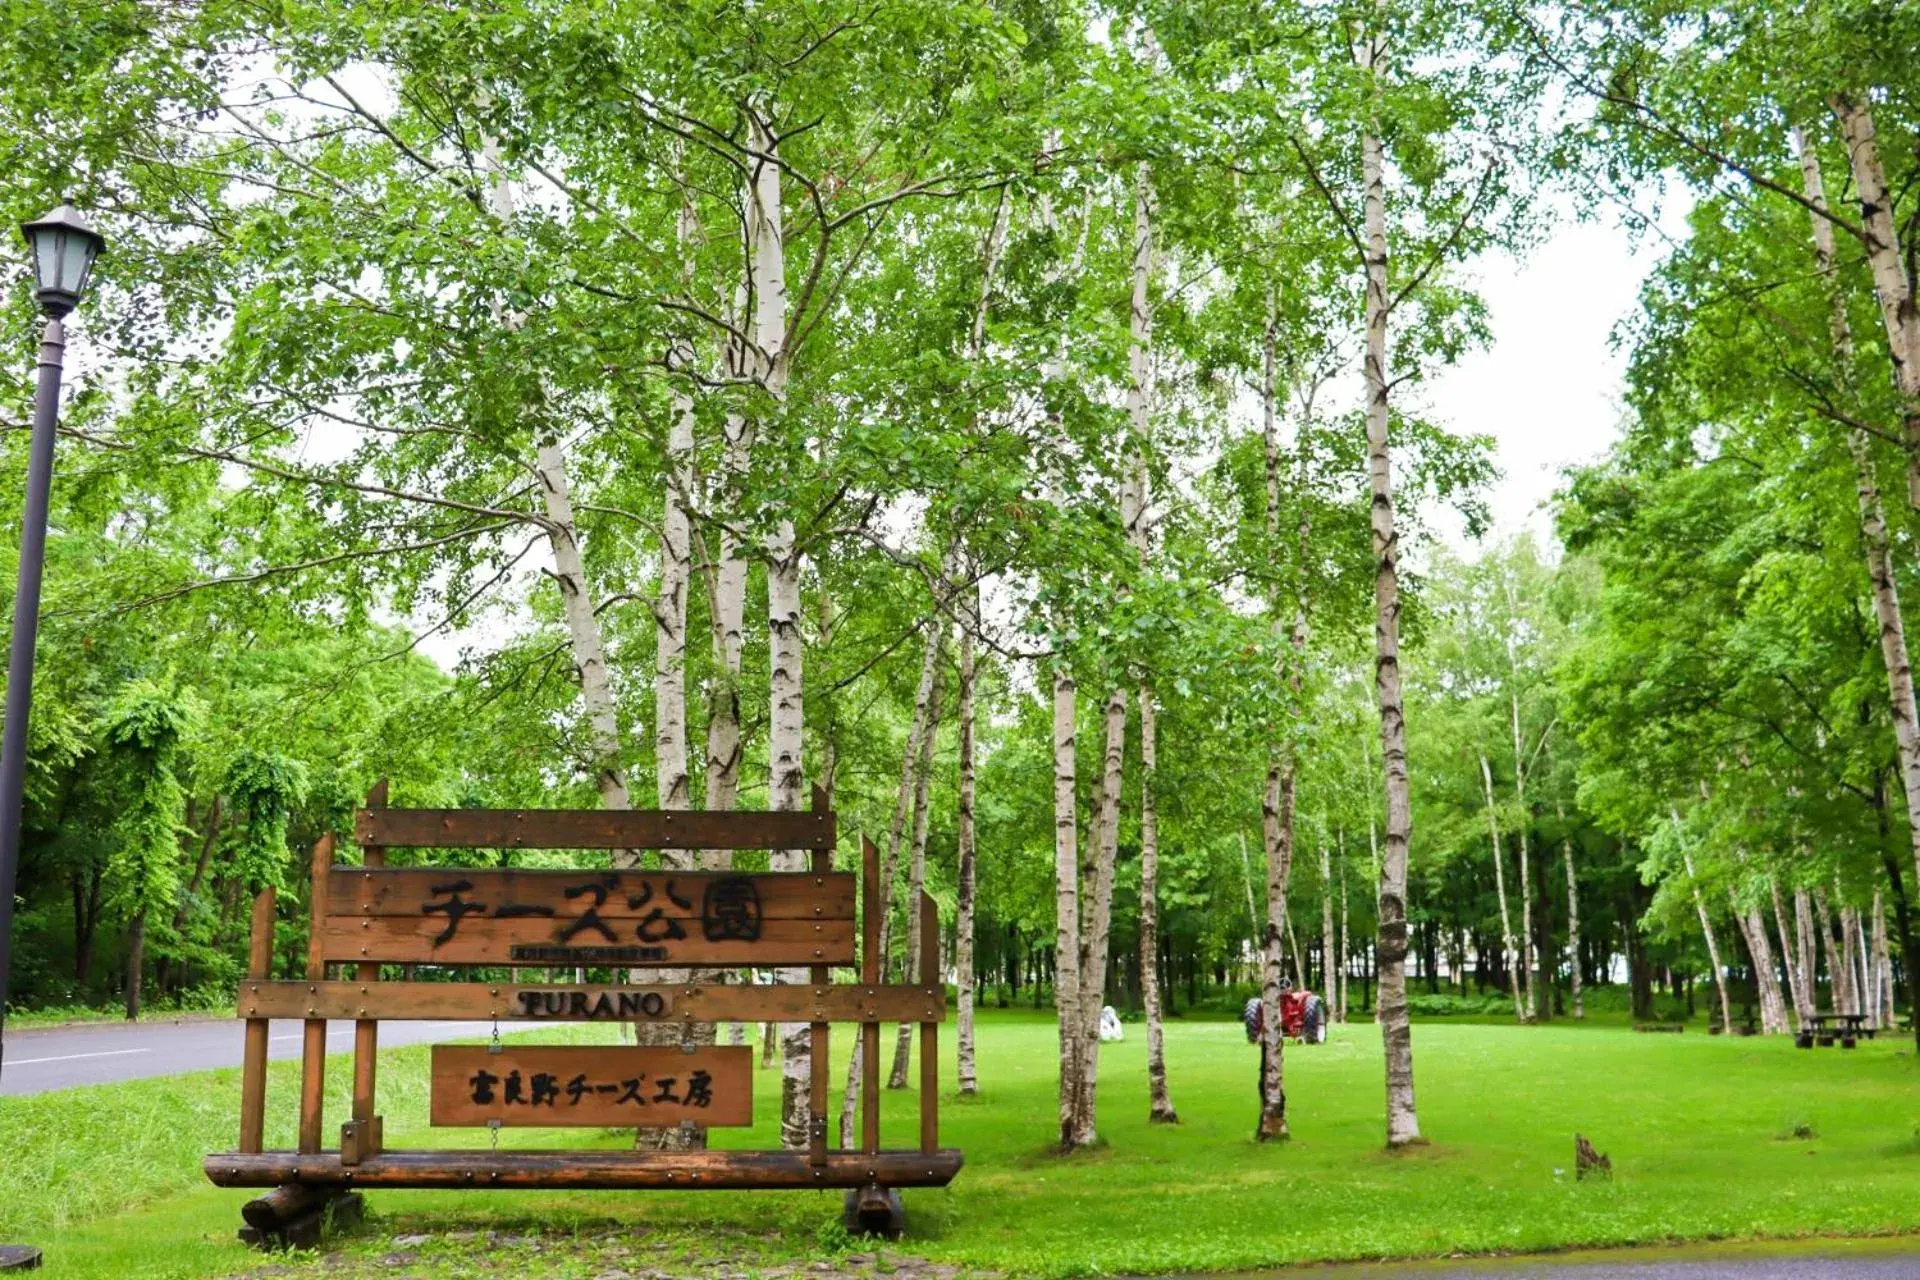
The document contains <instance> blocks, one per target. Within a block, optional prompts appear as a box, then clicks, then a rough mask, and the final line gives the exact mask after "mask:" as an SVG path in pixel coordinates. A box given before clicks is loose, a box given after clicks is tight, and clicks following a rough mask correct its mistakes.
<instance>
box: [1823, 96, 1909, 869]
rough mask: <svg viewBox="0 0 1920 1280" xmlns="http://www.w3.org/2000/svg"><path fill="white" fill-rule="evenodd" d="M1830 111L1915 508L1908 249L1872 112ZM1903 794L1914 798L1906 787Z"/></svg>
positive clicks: (1856, 102) (1854, 108) (1861, 105)
mask: <svg viewBox="0 0 1920 1280" xmlns="http://www.w3.org/2000/svg"><path fill="white" fill-rule="evenodd" d="M1832 107H1833V114H1834V116H1835V117H1836V118H1837V119H1838V120H1839V121H1840V135H1841V137H1842V138H1843V139H1844V140H1845V142H1846V145H1847V161H1848V164H1849V165H1850V166H1851V167H1852V169H1853V185H1854V190H1855V191H1856V192H1858V193H1859V197H1860V225H1861V229H1862V230H1863V231H1864V232H1865V233H1866V234H1865V236H1864V238H1863V245H1864V248H1865V250H1866V257H1867V269H1868V271H1869V272H1871V273H1872V276H1873V292H1874V297H1875V298H1876V300H1877V301H1878V302H1879V304H1880V318H1881V320H1882V321H1883V322H1884V323H1885V325H1886V330H1887V353H1888V355H1889V356H1891V357H1892V360H1893V378H1894V387H1895V389H1896V390H1897V391H1898V392H1899V394H1900V417H1901V422H1902V425H1903V427H1904V432H1905V438H1906V447H1907V504H1908V505H1909V506H1914V507H1920V303H1917V302H1916V300H1915V298H1914V288H1913V279H1912V277H1911V276H1909V275H1908V274H1907V272H1908V254H1909V253H1910V252H1911V250H1912V247H1911V246H1908V248H1907V249H1906V250H1905V251H1903V250H1902V247H1901V244H1900V236H1899V232H1898V231H1897V229H1896V228H1895V226H1894V221H1893V215H1894V204H1893V196H1892V194H1891V193H1890V192H1889V191H1888V190H1887V171H1886V167H1885V165H1884V164H1883V163H1882V161H1881V159H1880V140H1879V137H1878V135H1877V133H1876V131H1875V129H1874V123H1873V112H1872V110H1871V109H1870V108H1869V107H1868V105H1867V103H1866V101H1865V100H1864V99H1861V98H1856V97H1854V96H1853V95H1851V94H1836V95H1834V97H1833V99H1832ZM1811 150H1812V149H1811V148H1810V147H1804V146H1803V148H1802V156H1803V158H1802V160H1801V164H1802V166H1803V168H1804V167H1805V165H1806V164H1807V161H1806V159H1805V158H1804V157H1805V156H1807V155H1809V154H1811ZM1823 207H1824V205H1823ZM1816 221H1817V222H1818V223H1819V224H1820V225H1822V226H1824V227H1825V235H1826V237H1827V241H1828V244H1829V245H1831V243H1832V240H1833V225H1832V223H1831V222H1829V221H1828V220H1827V219H1825V218H1818V217H1817V218H1816ZM1815 234H1816V235H1818V234H1820V233H1819V232H1818V231H1816V233H1815ZM1907 794H1909V795H1914V794H1916V792H1915V791H1914V790H1913V789H1912V787H1911V786H1909V788H1908V792H1907ZM1915 856H1916V859H1917V861H1916V864H1915V865H1916V869H1920V848H1917V849H1916V851H1915Z"/></svg>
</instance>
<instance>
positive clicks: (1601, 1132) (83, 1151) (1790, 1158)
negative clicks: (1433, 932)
mask: <svg viewBox="0 0 1920 1280" xmlns="http://www.w3.org/2000/svg"><path fill="white" fill-rule="evenodd" d="M1129 1030H1130V1038H1129V1039H1128V1040H1127V1042H1125V1043H1123V1044H1120V1045H1109V1046H1106V1048H1105V1051H1104V1052H1103V1054H1102V1062H1103V1069H1102V1073H1101V1089H1100V1099H1101V1102H1100V1115H1101V1118H1102V1121H1103V1123H1102V1126H1101V1132H1102V1136H1103V1138H1104V1139H1105V1143H1104V1145H1103V1146H1102V1147H1101V1148H1100V1149H1097V1150H1094V1151H1091V1152H1087V1153H1083V1154H1080V1155H1077V1156H1075V1157H1072V1158H1069V1159H1062V1158H1060V1157H1058V1156H1055V1155H1053V1154H1052V1153H1051V1152H1050V1151H1049V1150H1048V1139H1049V1135H1050V1131H1051V1130H1052V1127H1053V1113H1054V1105H1055V1104H1054V1071H1055V1067H1054V1031H1053V1026H1052V1023H1051V1022H1050V1021H1048V1020H1047V1019H1046V1018H1045V1017H1044V1016H1034V1015H1029V1014H1024V1013H989V1014H988V1015H987V1016H986V1017H985V1018H984V1020H983V1024H982V1029H981V1043H980V1070H981V1078H982V1083H983V1087H984V1089H985V1093H984V1094H983V1095H982V1096H981V1097H980V1098H979V1099H977V1100H974V1101H970V1102H966V1103H962V1102H960V1101H959V1100H958V1099H957V1098H953V1097H951V1096H949V1097H948V1098H946V1099H944V1100H943V1119H944V1132H943V1139H944V1141H945V1142H946V1143H948V1144H950V1145H956V1146H959V1147H961V1148H963V1149H964V1150H965V1152H966V1155H967V1168H966V1169H965V1170H964V1171H963V1172H962V1173H961V1175H960V1178H959V1180H958V1181H957V1182H956V1183H955V1184H954V1185H953V1186H952V1187H951V1188H949V1189H947V1190H944V1191H921V1192H910V1193H908V1196H907V1205H908V1213H909V1218H910V1233H911V1235H910V1239H909V1240H908V1241H906V1242H904V1244H903V1245H902V1247H903V1248H905V1249H908V1250H910V1251H911V1252H913V1253H915V1254H918V1255H921V1256H923V1257H927V1258H931V1259H935V1260H940V1261H946V1262H952V1263H957V1264H962V1265H967V1266H977V1267H980V1268H985V1269H992V1270H998V1271H1005V1272H1010V1273H1015V1274H1031V1275H1041V1276H1073V1275H1098V1274H1112V1273H1125V1272H1170V1271H1185V1270H1220V1269H1232V1268H1253V1267H1261V1266H1270V1265H1277V1264H1282V1263H1287V1262H1295V1261H1306V1260H1315V1259H1335V1258H1378V1257H1403V1256H1418V1255H1433V1254H1446V1253H1454V1252H1500V1251H1525V1250H1534V1249H1547V1248H1560V1247H1567V1246H1574V1245H1612V1244H1626V1243H1635V1242H1648V1241H1662V1240H1699V1239H1711V1238H1724V1237H1792V1236H1802V1235H1813V1234H1827V1235H1852V1234H1871V1233H1889V1232H1907V1231H1916V1230H1920V1197H1916V1196H1915V1194H1914V1190H1915V1188H1916V1186H1920V1068H1917V1067H1916V1061H1915V1058H1914V1055H1913V1053H1912V1051H1911V1049H1910V1047H1909V1046H1908V1045H1906V1044H1903V1043H1895V1042H1886V1041H1882V1042H1878V1043H1872V1044H1862V1046H1861V1047H1860V1048H1859V1049H1858V1050H1855V1051H1853V1052H1850V1053H1849V1052H1842V1051H1840V1050H1838V1049H1827V1050H1816V1051H1812V1052H1805V1051H1799V1050H1796V1049H1794V1048H1793V1046H1792V1044H1791V1042H1789V1041H1787V1040H1785V1039H1779V1038H1775V1039H1766V1040H1762V1039H1736V1040H1722V1039H1719V1038H1709V1037H1707V1036H1704V1035H1699V1034H1696V1033H1695V1032H1692V1031H1690V1032H1688V1033H1687V1034H1685V1035H1679V1036H1671V1035H1667V1036H1658V1035H1655V1036H1648V1035H1636V1034H1634V1033H1632V1032H1630V1031H1627V1030H1624V1029H1621V1028H1619V1027H1617V1026H1615V1027H1592V1028H1589V1027H1578V1026H1575V1025H1573V1024H1568V1023H1558V1024H1554V1025H1551V1026H1547V1027H1538V1028H1519V1027H1512V1026H1489V1025H1478V1024H1470V1025H1454V1024H1448V1023H1429V1024H1424V1025H1420V1026H1417V1027H1416V1030H1415V1054H1416V1065H1417V1070H1418V1079H1419V1088H1420V1095H1419V1101H1420V1114H1421V1120H1422V1124H1423V1126H1424V1127H1425V1129H1426V1132H1427V1134H1428V1136H1429V1137H1430V1138H1431V1140H1432V1142H1431V1145H1429V1146H1426V1147H1423V1148H1420V1149H1417V1150H1413V1151H1409V1152H1405V1153H1401V1154H1397V1155H1389V1154H1387V1153H1385V1152H1384V1151H1382V1150H1381V1148H1380V1142H1381V1135H1382V1124H1381V1105H1382V1081H1381V1067H1380V1055H1379V1037H1378V1035H1377V1033H1376V1031H1375V1029H1374V1028H1373V1027H1372V1026H1370V1025H1359V1026H1350V1027H1339V1028H1335V1030H1334V1035H1333V1038H1332V1040H1331V1042H1330V1043H1328V1044H1326V1045H1324V1046H1316V1047H1313V1048H1298V1049H1292V1050H1289V1052H1288V1057H1287V1080H1288V1095H1289V1107H1290V1114H1291V1117H1292V1123H1293V1132H1294V1137H1293V1140H1292V1141H1291V1142H1290V1143H1287V1144H1285V1145H1281V1146H1269V1147H1261V1146H1256V1145H1255V1144H1254V1143H1253V1142H1252V1141H1251V1140H1250V1136H1249V1135H1250V1133H1251V1130H1252V1122H1253V1118H1254V1105H1253V1103H1254V1079H1253V1077H1254V1067H1255V1057H1254V1051H1253V1050H1252V1049H1251V1048H1250V1047H1249V1046H1248V1045H1247V1044H1246V1043H1245V1040H1244V1037H1243V1035H1242V1033H1241V1031H1240V1028H1239V1027H1238V1026H1237V1025H1236V1024H1232V1023H1226V1022H1192V1023H1175V1024H1173V1025H1172V1026H1171V1027H1170V1029H1169V1034H1168V1050H1167V1053H1168V1073H1169V1077H1170V1080H1171V1083H1172V1091H1173V1098H1174V1102H1175V1104H1176V1106H1177V1107H1178V1108H1179V1111H1180V1116H1181V1120H1182V1123H1181V1124H1180V1125H1179V1126H1178V1127H1177V1128H1175V1127H1150V1126H1148V1125H1147V1123H1146V1119H1145V1117H1146V1086H1145V1062H1144V1044H1143V1039H1144V1037H1142V1036H1141V1035H1140V1033H1139V1029H1138V1028H1137V1027H1136V1028H1130V1029H1129ZM607 1032H608V1029H606V1028H587V1029H583V1030H582V1031H580V1032H577V1033H576V1034H578V1035H586V1036H595V1037H600V1036H605V1035H606V1034H607ZM837 1040H838V1041H840V1042H842V1043H840V1044H839V1045H838V1047H840V1048H844V1040H845V1036H844V1035H842V1036H840V1037H837ZM943 1040H944V1041H945V1044H944V1046H943V1047H944V1048H945V1049H946V1051H947V1053H948V1056H949V1062H948V1063H947V1064H946V1065H947V1075H946V1078H947V1079H949V1080H950V1079H951V1065H952V1064H951V1052H952V1045H951V1035H948V1036H946V1037H943ZM425 1063H426V1053H425V1050H424V1049H406V1050H400V1051H398V1052H395V1053H393V1054H391V1055H388V1056H387V1058H386V1059H383V1072H382V1098H381V1109H382V1111H383V1113H384V1114H385V1115H386V1117H387V1127H388V1135H389V1143H390V1145H396V1146H399V1145H425V1144H427V1143H430V1142H431V1143H438V1144H444V1145H453V1144H455V1143H459V1144H462V1145H479V1144H482V1143H484V1141H485V1135H484V1133H476V1132H468V1131H453V1132H448V1131H439V1132H432V1131H429V1130H428V1129H427V1127H426V1114H425V1113H426V1099H425V1076H426V1071H425ZM292 1067H293V1064H291V1063H287V1064H278V1065H276V1067H275V1069H274V1074H273V1077H272V1082H271V1085H270V1092H269V1105H270V1107H271V1109H272V1121H273V1122H272V1123H271V1124H270V1126H269V1135H268V1137H269V1144H270V1145H276V1144H278V1145H284V1144H287V1143H289V1142H290V1140H291V1137H292V1104H293V1097H294V1093H295V1087H296V1086H295V1083H294V1076H293V1070H292ZM344 1067H345V1063H344V1060H343V1061H341V1062H340V1063H339V1064H338V1066H336V1067H335V1068H334V1069H332V1070H331V1071H330V1081H331V1083H332V1084H333V1085H334V1086H335V1090H336V1094H339V1092H340V1091H341V1090H342V1089H343V1088H344V1080H345V1075H346V1072H345V1070H344ZM237 1074H238V1073H237V1072H234V1071H221V1072H208V1073H204V1074H201V1075H196V1076H190V1077H184V1078H177V1079H172V1080H164V1081H145V1082H139V1083H134V1084H128V1085H116V1086H104V1087H92V1088H83V1089H75V1090H69V1091H66V1092H63V1093H58V1094H52V1095H43V1096H40V1097H29V1098H5V1099H0V1152H4V1159H0V1240H4V1241H23V1240H26V1241H32V1242H33V1243H36V1244H39V1245H41V1246H42V1247H44V1248H45V1249H46V1250H47V1253H48V1260H49V1264H50V1266H53V1267H57V1268H58V1269H59V1273H60V1274H62V1275H68V1276H102V1277H104V1276H128V1275H137V1276H156V1277H160V1276H183V1277H184V1276H217V1275H228V1274H234V1273H238V1272H244V1271H249V1270H253V1269H257V1268H258V1266H259V1265H260V1264H259V1261H258V1257H257V1255H253V1254H250V1253H248V1252H247V1251H245V1250H243V1249H241V1248H240V1246H239V1245H237V1244H236V1243H234V1242H233V1231H234V1228H235V1227H236V1226H237V1225H238V1211H239V1205H240V1202H241V1201H242V1200H243V1199H244V1198H245V1193H241V1192H232V1191H220V1190H216V1189H214V1188H212V1187H209V1186H207V1185H206V1184H205V1183H204V1182H203V1181H202V1180H201V1178H200V1174H199V1157H200V1156H201V1155H202V1154H203V1153H204V1152H206V1151H209V1150H214V1149H224V1148H226V1147H228V1146H230V1145H231V1141H232V1135H233V1129H234V1108H235V1101H236V1098H237V1094H238V1078H237ZM837 1078H839V1075H838V1072H836V1079H837ZM759 1086H760V1096H759V1099H758V1111H757V1114H758V1115H759V1116H760V1117H761V1123H760V1124H759V1125H758V1126H757V1127H756V1128H755V1129H753V1130H751V1131H748V1130H729V1131H722V1133H721V1136H720V1137H719V1139H718V1142H717V1145H726V1146H753V1145H767V1144H769V1143H771V1142H772V1140H773V1137H772V1135H773V1122H772V1119H771V1117H772V1116H773V1114H774V1111H775V1096H776V1094H775V1090H776V1089H777V1086H778V1082H777V1080H776V1079H774V1077H773V1075H772V1073H762V1074H761V1079H760V1082H759ZM886 1103H887V1108H886V1116H885V1127H886V1129H887V1138H888V1141H889V1144H890V1145H895V1144H897V1145H901V1146H907V1145H911V1143H912V1141H913V1134H914V1132H915V1130H914V1113H913V1104H914V1098H913V1096H912V1094H910V1093H890V1094H888V1095H887V1097H886ZM836 1105H837V1103H836ZM342 1112H344V1098H343V1097H342V1098H340V1099H339V1102H338V1104H337V1106H336V1107H335V1108H334V1109H333V1110H331V1111H330V1113H329V1122H330V1124H331V1122H332V1119H333V1118H334V1116H336V1115H338V1114H340V1113H342ZM1575 1132H1580V1133H1584V1134H1586V1135H1587V1136H1588V1137H1589V1138H1590V1139H1592V1141H1593V1142H1594V1143H1595V1145H1596V1146H1598V1147H1599V1148H1600V1149H1601V1150H1602V1151H1604V1152H1607V1153H1608V1154H1609V1155H1610V1156H1611V1157H1612V1160H1613V1165H1614V1169H1615V1175H1614V1178H1613V1180H1612V1181H1611V1182H1609V1183H1594V1182H1586V1183H1579V1182H1576V1181H1575V1179H1574V1177H1573V1169H1572V1155H1573V1135H1574V1134H1575ZM1806 1134H1811V1135H1812V1136H1797V1135H1806ZM512 1141H513V1143H514V1144H515V1145H528V1146H542V1145H559V1144H567V1143H571V1144H578V1143H581V1142H583V1141H584V1142H602V1143H611V1142H613V1141H615V1139H614V1138H613V1137H611V1136H603V1135H600V1134H598V1133H595V1132H593V1131H572V1132H548V1133H540V1132H530V1131H520V1132H518V1133H514V1134H513V1135H512ZM368 1200H369V1208H370V1210H371V1211H372V1215H373V1218H372V1224H371V1226H372V1234H371V1235H370V1236H369V1237H368V1238H366V1239H364V1240H362V1241H361V1242H359V1243H358V1244H355V1245H352V1246H351V1247H350V1251H351V1252H354V1253H357V1254H361V1255H369V1256H370V1255H371V1254H372V1253H375V1252H378V1251H379V1250H382V1249H385V1248H387V1247H388V1246H387V1244H386V1240H387V1239H388V1238H389V1237H391V1236H392V1235H395V1234H404V1233H407V1232H410V1231H419V1230H427V1229H452V1230H458V1229H461V1228H468V1229H492V1230H495V1231H507V1232H519V1233H527V1232H541V1231H545V1232H555V1231H558V1232H578V1233H581V1234H582V1235H587V1236H592V1235H601V1236H604V1234H605V1233H607V1232H609V1231H631V1232H633V1233H636V1234H635V1235H634V1236H633V1237H632V1241H633V1243H635V1244H643V1245H644V1246H645V1247H646V1248H647V1249H648V1250H651V1249H653V1248H655V1247H656V1246H657V1247H658V1248H659V1249H660V1250H663V1251H664V1252H663V1253H661V1254H660V1255H659V1256H660V1257H661V1258H662V1259H664V1258H665V1257H667V1256H669V1255H671V1254H672V1253H674V1252H675V1251H676V1250H684V1249H686V1248H687V1247H690V1242H693V1241H697V1240H698V1239H699V1238H700V1236H701V1235H702V1233H705V1232H718V1233H722V1234H723V1235H724V1237H725V1238H726V1239H728V1240H730V1241H734V1242H736V1244H737V1246H738V1248H739V1249H740V1250H743V1251H746V1252H748V1253H750V1254H751V1257H750V1258H749V1259H747V1260H748V1261H750V1262H751V1261H756V1260H757V1261H763V1262H777V1261H783V1260H785V1261H790V1260H792V1259H794V1258H797V1257H804V1256H812V1255H815V1254H817V1253H819V1252H820V1251H821V1250H822V1249H829V1250H830V1249H835V1248H838V1249H844V1248H845V1247H846V1245H845V1242H844V1241H841V1240H839V1239H838V1238H837V1234H836V1233H835V1232H834V1231H833V1230H832V1228H830V1227H828V1226H827V1225H826V1224H828V1223H830V1222H833V1221H836V1220H837V1215H838V1208H839V1202H838V1198H837V1196H834V1195H828V1194H822V1193H814V1192H798V1193H771V1194H769V1193H762V1194H752V1195H749V1194H739V1193H708V1194H699V1193H673V1194H650V1195H636V1194H624V1195H623V1194H620V1193H611V1192H601V1193H494V1194H491V1195H489V1194H487V1193H473V1192H444V1193H442V1192H411V1193H409V1192H370V1193H369V1195H368ZM492 1261H493V1263H494V1265H495V1266H496V1267H497V1266H500V1265H501V1255H500V1254H499V1253H497V1252H496V1253H495V1255H494V1257H493V1259H492ZM308 1265H310V1266H312V1267H314V1268H315V1274H316V1275H318V1274H320V1273H321V1272H320V1267H321V1264H320V1263H319V1262H318V1261H317V1260H312V1261H309V1262H308V1263H305V1264H301V1263H296V1271H304V1270H305V1269H306V1267H307V1266H308ZM420 1265H421V1267H422V1268H424V1269H421V1270H416V1271H414V1272H410V1274H438V1273H440V1270H439V1269H437V1268H436V1267H435V1266H434V1265H433V1263H432V1259H431V1258H430V1257H429V1258H427V1259H424V1260H422V1261H421V1264H420ZM470 1265H471V1259H470V1258H469V1259H467V1260H466V1261H465V1262H464V1263H463V1262H461V1261H460V1260H458V1259H453V1258H449V1259H447V1260H445V1266H444V1272H445V1273H446V1274H457V1273H459V1271H460V1270H461V1269H462V1268H463V1267H466V1266H470ZM599 1265H600V1264H599V1263H598V1262H594V1261H592V1260H587V1259H582V1260H577V1261H569V1259H568V1258H567V1257H566V1255H565V1251H564V1250H562V1251H561V1252H560V1253H559V1254H558V1255H556V1254H555V1253H554V1252H553V1251H551V1250H548V1251H546V1252H543V1253H541V1254H540V1255H539V1257H538V1258H532V1257H530V1258H529V1259H528V1262H527V1264H526V1268H525V1269H524V1270H516V1269H512V1267H511V1266H509V1267H508V1269H505V1270H501V1271H497V1272H496V1273H497V1274H507V1275H516V1274H527V1275H535V1274H537V1275H540V1276H542V1277H548V1278H551V1280H564V1277H566V1276H568V1275H571V1274H576V1273H577V1274H580V1275H583V1276H586V1275H592V1274H596V1271H595V1270H594V1268H595V1267H597V1266H599Z"/></svg>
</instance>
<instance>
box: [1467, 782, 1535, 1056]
mask: <svg viewBox="0 0 1920 1280" xmlns="http://www.w3.org/2000/svg"><path fill="white" fill-rule="evenodd" d="M1480 779H1481V781H1482V782H1483V783H1485V785H1486V790H1487V833H1488V834H1489V835H1490V836H1491V837H1492V838H1493V892H1494V896H1495V897H1496V898H1498V899H1499V902H1500V963H1501V964H1502V965H1503V966H1504V967H1505V968H1506V971H1507V984H1508V986H1509V987H1510V988H1511V990H1512V995H1513V1016H1514V1017H1516V1018H1518V1019H1519V1020H1520V1021H1522V1022H1529V1021H1531V1020H1532V1019H1530V1018H1529V1017H1528V1016H1527V1005H1526V997H1525V996H1524V995H1523V994H1522V992H1521V987H1520V972H1519V966H1518V965H1517V963H1516V961H1515V954H1514V949H1513V917H1512V916H1511V915H1510V914H1509V913H1508V911H1507V873H1506V870H1505V867H1504V865H1503V864H1504V863H1505V862H1506V855H1505V854H1504V852H1503V851H1502V850H1501V848H1500V815H1499V813H1498V812H1497V811H1496V810H1495V809H1494V807H1493V769H1492V767H1491V766H1490V765H1488V764H1487V755H1486V752H1484V751H1483V752H1481V753H1480Z"/></svg>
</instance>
